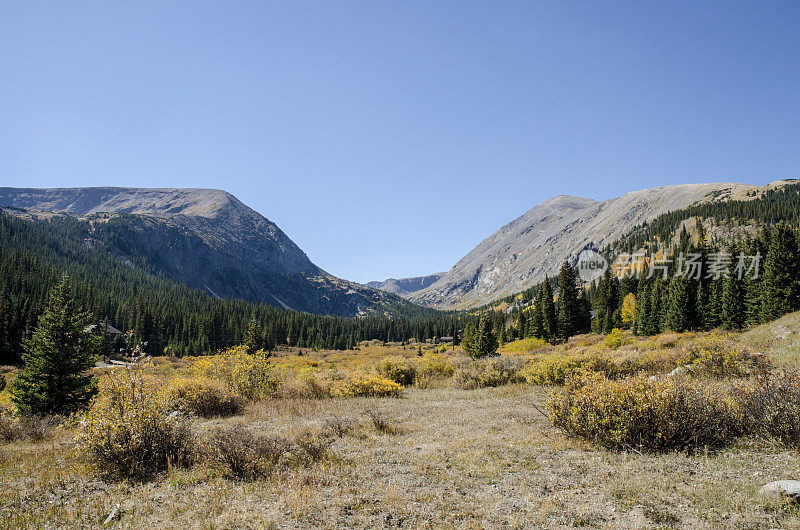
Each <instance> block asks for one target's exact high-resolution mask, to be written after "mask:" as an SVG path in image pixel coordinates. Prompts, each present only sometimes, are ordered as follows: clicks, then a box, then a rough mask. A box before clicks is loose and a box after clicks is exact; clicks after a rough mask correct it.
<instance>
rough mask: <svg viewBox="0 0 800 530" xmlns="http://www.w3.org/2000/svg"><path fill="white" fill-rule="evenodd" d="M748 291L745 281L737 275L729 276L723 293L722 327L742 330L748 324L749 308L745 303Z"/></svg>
mask: <svg viewBox="0 0 800 530" xmlns="http://www.w3.org/2000/svg"><path fill="white" fill-rule="evenodd" d="M746 294H747V291H746V287H745V284H744V280H743V279H739V278H738V276H736V275H729V276H728V277H727V278H726V279H725V288H724V291H723V293H722V319H721V320H722V327H723V328H725V329H733V330H740V329H742V328H744V326H745V324H746V322H747V308H746V303H745V297H746Z"/></svg>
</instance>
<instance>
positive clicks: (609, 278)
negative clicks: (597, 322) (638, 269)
mask: <svg viewBox="0 0 800 530" xmlns="http://www.w3.org/2000/svg"><path fill="white" fill-rule="evenodd" d="M602 291H603V292H602V294H601V296H602V297H603V299H602V304H603V321H602V332H603V333H611V330H612V329H614V328H616V327H619V325H620V323H621V320H622V319H621V317H620V314H619V312H618V311H617V309H618V308H619V280H618V279H617V277H616V276H615V275H614V274H613V273H612V272H611V268H610V267H609V268H608V269H606V272H605V275H604V276H603V289H602Z"/></svg>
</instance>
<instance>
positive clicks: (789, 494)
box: [759, 480, 800, 504]
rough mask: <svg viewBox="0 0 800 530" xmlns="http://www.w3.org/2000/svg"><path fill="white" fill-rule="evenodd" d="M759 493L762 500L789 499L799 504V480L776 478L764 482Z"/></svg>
mask: <svg viewBox="0 0 800 530" xmlns="http://www.w3.org/2000/svg"><path fill="white" fill-rule="evenodd" d="M759 494H760V495H761V497H762V498H763V499H764V500H777V501H781V500H786V499H788V500H790V501H792V502H795V503H799V504H800V480H776V481H774V482H770V483H769V484H765V485H764V486H763V487H762V488H761V490H760V491H759Z"/></svg>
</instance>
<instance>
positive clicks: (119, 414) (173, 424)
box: [78, 367, 195, 478]
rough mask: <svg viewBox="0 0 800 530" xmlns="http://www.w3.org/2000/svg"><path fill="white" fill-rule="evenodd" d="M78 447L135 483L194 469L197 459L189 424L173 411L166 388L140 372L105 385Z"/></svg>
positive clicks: (113, 376)
mask: <svg viewBox="0 0 800 530" xmlns="http://www.w3.org/2000/svg"><path fill="white" fill-rule="evenodd" d="M78 444H79V447H80V448H81V450H82V451H83V452H84V454H85V455H87V456H88V457H89V459H90V461H92V462H93V463H95V464H96V465H97V466H99V467H100V469H102V470H104V471H107V472H109V473H114V474H118V475H120V476H123V477H130V478H144V477H146V476H149V475H151V474H153V473H155V472H158V471H162V470H164V469H166V468H167V467H168V466H169V465H175V466H180V465H188V464H190V463H191V462H192V460H193V458H194V456H195V439H194V436H193V434H192V432H191V430H190V426H189V422H188V420H187V419H186V418H185V417H183V416H181V415H180V414H178V413H177V411H173V410H172V403H171V401H170V399H169V396H168V391H167V389H165V388H164V385H163V382H162V381H160V380H158V379H156V378H154V377H152V376H150V375H148V374H145V373H144V370H143V369H142V368H140V367H137V368H130V369H120V370H115V371H112V372H110V373H109V374H107V375H106V376H105V377H103V378H102V379H101V380H100V389H99V393H98V395H97V397H96V398H95V399H94V401H93V402H92V404H91V407H90V409H89V412H88V413H87V415H86V419H85V421H84V422H83V423H82V428H81V431H80V433H79V436H78Z"/></svg>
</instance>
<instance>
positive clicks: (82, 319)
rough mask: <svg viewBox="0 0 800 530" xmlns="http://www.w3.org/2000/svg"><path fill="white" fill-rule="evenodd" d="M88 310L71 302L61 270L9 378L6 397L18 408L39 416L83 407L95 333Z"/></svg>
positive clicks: (91, 391) (89, 382)
mask: <svg viewBox="0 0 800 530" xmlns="http://www.w3.org/2000/svg"><path fill="white" fill-rule="evenodd" d="M90 323H91V316H90V314H89V313H88V312H84V311H81V310H80V309H79V308H77V307H76V304H75V302H74V299H73V295H72V292H71V289H70V285H69V281H68V278H67V277H66V276H64V277H63V278H62V280H61V283H60V284H58V286H56V287H55V288H54V289H53V290H52V291H51V293H50V298H49V301H48V304H47V309H46V310H45V312H44V314H43V315H42V316H41V317H40V318H39V322H38V326H37V328H36V330H35V331H34V333H33V336H32V337H31V338H30V339H28V340H25V342H24V345H23V347H24V353H23V354H22V360H23V362H24V365H23V367H22V369H21V370H20V371H19V374H18V375H17V377H16V379H14V382H13V383H12V388H11V400H12V401H13V402H14V404H15V405H16V406H17V407H18V408H19V409H20V410H22V411H24V412H27V413H30V414H36V415H39V416H44V415H46V414H69V413H71V412H74V411H76V410H79V409H81V408H84V407H85V406H86V405H87V404H88V402H89V400H90V399H91V398H92V396H93V395H94V392H95V386H94V380H93V379H92V377H91V375H90V374H89V372H88V371H89V369H90V368H92V366H94V362H95V352H96V347H97V342H98V341H97V337H95V336H93V335H92V334H91V332H90V330H88V329H87V328H88V326H89V324H90Z"/></svg>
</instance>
